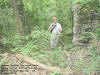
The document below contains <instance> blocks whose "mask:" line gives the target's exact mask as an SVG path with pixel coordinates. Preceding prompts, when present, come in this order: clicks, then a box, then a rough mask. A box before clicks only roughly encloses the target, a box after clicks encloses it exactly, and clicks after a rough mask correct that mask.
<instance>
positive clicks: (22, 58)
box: [16, 54, 61, 72]
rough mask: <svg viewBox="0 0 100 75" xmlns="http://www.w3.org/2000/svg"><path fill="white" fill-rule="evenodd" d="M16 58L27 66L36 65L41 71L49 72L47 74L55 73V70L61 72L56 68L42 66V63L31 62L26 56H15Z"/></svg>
mask: <svg viewBox="0 0 100 75" xmlns="http://www.w3.org/2000/svg"><path fill="white" fill-rule="evenodd" d="M16 58H17V59H19V60H22V61H24V62H26V63H28V64H33V65H38V67H39V68H40V69H43V70H46V71H49V72H51V71H56V70H61V69H60V68H58V67H50V66H47V65H44V64H42V63H39V62H37V61H35V60H33V59H31V58H29V57H26V56H24V55H22V54H16Z"/></svg>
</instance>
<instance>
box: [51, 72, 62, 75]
mask: <svg viewBox="0 0 100 75" xmlns="http://www.w3.org/2000/svg"><path fill="white" fill-rule="evenodd" d="M50 75H61V72H60V71H53V72H52V73H51V74H50Z"/></svg>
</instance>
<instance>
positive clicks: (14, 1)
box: [10, 0, 23, 35]
mask: <svg viewBox="0 0 100 75" xmlns="http://www.w3.org/2000/svg"><path fill="white" fill-rule="evenodd" d="M10 1H11V6H12V8H13V9H14V12H15V16H16V20H17V23H18V26H19V34H20V35H23V21H22V16H21V15H20V13H21V12H20V9H19V4H17V0H10Z"/></svg>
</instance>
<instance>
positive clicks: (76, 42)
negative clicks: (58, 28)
mask: <svg viewBox="0 0 100 75" xmlns="http://www.w3.org/2000/svg"><path fill="white" fill-rule="evenodd" d="M80 8H81V7H80V5H79V4H75V5H73V7H72V10H73V19H74V26H73V33H74V35H73V40H72V42H73V44H74V45H75V46H78V45H79V39H80V34H81V29H82V25H81V24H80V18H79V14H78V12H79V10H80Z"/></svg>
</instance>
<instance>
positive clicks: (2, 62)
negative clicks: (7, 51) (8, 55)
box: [0, 58, 6, 67]
mask: <svg viewBox="0 0 100 75" xmlns="http://www.w3.org/2000/svg"><path fill="white" fill-rule="evenodd" d="M5 61H6V59H4V58H3V59H1V60H0V67H1V66H2V65H4V63H5Z"/></svg>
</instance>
